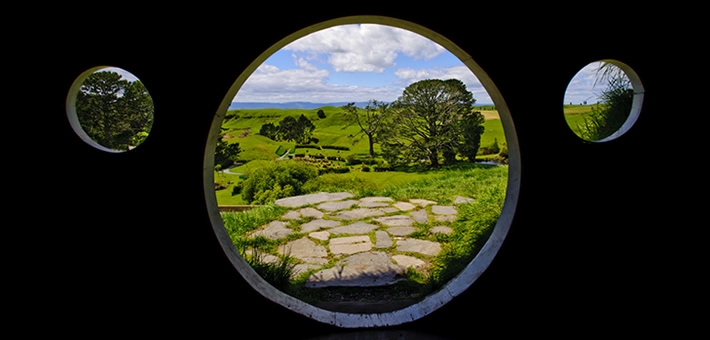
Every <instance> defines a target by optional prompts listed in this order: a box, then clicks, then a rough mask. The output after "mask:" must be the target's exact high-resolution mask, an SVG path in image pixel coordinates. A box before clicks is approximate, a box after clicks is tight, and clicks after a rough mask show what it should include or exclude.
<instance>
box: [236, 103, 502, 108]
mask: <svg viewBox="0 0 710 340" xmlns="http://www.w3.org/2000/svg"><path fill="white" fill-rule="evenodd" d="M348 103H349V102H336V103H311V102H288V103H268V102H232V104H231V105H229V110H237V109H306V110H311V109H317V108H321V107H324V106H335V107H340V106H344V105H348ZM366 105H367V102H356V103H355V106H357V107H365V106H366ZM482 105H491V104H478V103H476V104H474V106H482Z"/></svg>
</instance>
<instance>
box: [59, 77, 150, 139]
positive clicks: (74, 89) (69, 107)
mask: <svg viewBox="0 0 710 340" xmlns="http://www.w3.org/2000/svg"><path fill="white" fill-rule="evenodd" d="M103 69H120V70H121V72H125V73H128V74H131V75H133V74H132V73H130V72H128V71H126V70H124V69H122V68H120V67H115V66H96V67H92V68H90V69H88V70H86V71H84V72H82V73H81V74H80V75H79V76H78V77H77V78H76V79H75V80H74V82H73V83H72V85H71V87H70V88H69V93H68V94H67V101H66V104H65V108H66V113H67V119H68V120H69V124H70V125H71V127H72V129H73V130H74V132H75V133H76V134H77V136H79V138H81V140H82V141H84V143H86V144H89V145H91V146H93V147H94V148H96V149H98V150H101V151H105V152H108V153H123V152H126V151H130V150H114V149H109V148H107V147H105V146H103V145H101V144H99V143H97V142H96V141H95V140H93V139H92V138H91V137H89V135H88V134H87V133H86V131H84V128H82V127H81V123H79V116H78V115H77V113H76V97H77V95H78V94H79V91H80V90H81V86H82V85H83V84H84V81H85V80H86V78H88V77H89V75H91V74H92V73H94V72H98V71H101V70H103ZM133 77H135V75H133ZM136 78H137V77H136ZM139 146H140V145H136V146H135V147H139ZM131 150H133V149H131Z"/></svg>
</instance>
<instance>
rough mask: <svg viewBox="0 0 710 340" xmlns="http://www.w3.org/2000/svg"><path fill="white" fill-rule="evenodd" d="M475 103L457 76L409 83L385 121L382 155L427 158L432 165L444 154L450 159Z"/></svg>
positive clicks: (394, 159)
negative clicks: (463, 123)
mask: <svg viewBox="0 0 710 340" xmlns="http://www.w3.org/2000/svg"><path fill="white" fill-rule="evenodd" d="M474 103H475V99H474V98H473V95H472V94H471V92H469V91H468V90H467V89H466V85H465V84H464V83H463V82H461V81H460V80H458V79H449V80H439V79H427V80H421V81H418V82H415V83H413V84H411V85H409V86H407V88H405V89H404V91H403V93H402V95H401V96H400V97H399V98H397V100H395V101H394V102H393V103H392V104H391V107H390V110H388V114H387V121H386V122H384V123H383V124H382V129H383V130H382V131H381V140H382V141H381V148H382V151H383V156H384V157H385V158H386V159H387V160H388V162H390V163H393V164H408V163H411V162H424V161H428V162H429V164H430V165H431V166H432V167H438V166H439V157H440V154H442V153H446V154H447V156H448V157H447V158H448V160H451V157H450V155H451V153H452V152H455V150H457V149H458V147H459V146H460V144H461V142H462V128H463V125H462V122H464V121H465V120H466V119H467V117H468V116H469V115H470V114H471V109H472V105H473V104H474Z"/></svg>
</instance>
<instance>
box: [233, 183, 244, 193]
mask: <svg viewBox="0 0 710 340" xmlns="http://www.w3.org/2000/svg"><path fill="white" fill-rule="evenodd" d="M241 193H242V184H241V183H239V184H235V185H234V186H233V187H232V196H237V195H239V194H241Z"/></svg>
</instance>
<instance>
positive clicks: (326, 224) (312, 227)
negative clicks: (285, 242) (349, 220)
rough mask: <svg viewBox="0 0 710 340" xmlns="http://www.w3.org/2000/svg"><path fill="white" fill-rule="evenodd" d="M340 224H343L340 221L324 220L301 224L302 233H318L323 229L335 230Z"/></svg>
mask: <svg viewBox="0 0 710 340" xmlns="http://www.w3.org/2000/svg"><path fill="white" fill-rule="evenodd" d="M340 224H341V223H340V221H333V220H323V219H318V220H313V221H310V222H306V223H304V224H301V232H304V233H307V232H309V231H316V230H318V229H321V228H335V227H337V226H339V225H340Z"/></svg>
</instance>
